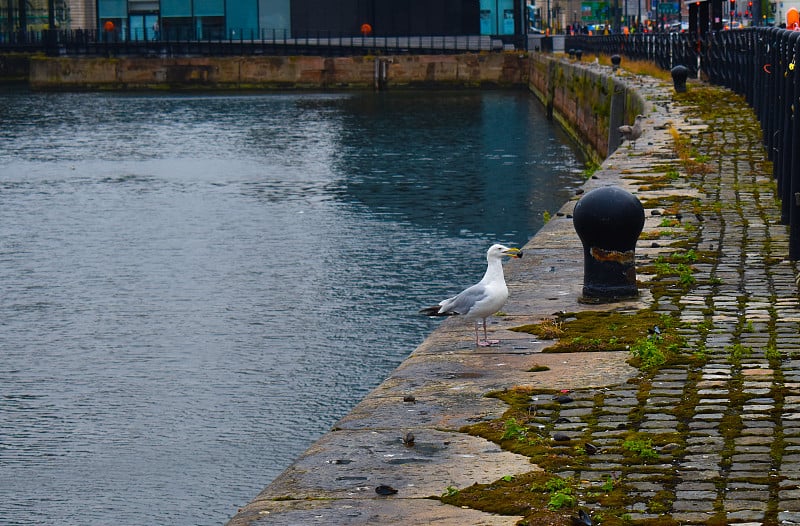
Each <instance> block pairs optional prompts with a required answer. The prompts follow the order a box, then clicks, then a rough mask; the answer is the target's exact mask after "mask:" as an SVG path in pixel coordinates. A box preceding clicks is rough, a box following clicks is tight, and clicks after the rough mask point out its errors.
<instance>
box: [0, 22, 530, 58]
mask: <svg viewBox="0 0 800 526" xmlns="http://www.w3.org/2000/svg"><path fill="white" fill-rule="evenodd" d="M156 37H158V38H156ZM512 40H513V39H512ZM522 43H523V42H522V40H520V41H519V42H518V43H516V44H514V45H515V46H519V47H517V48H518V49H519V48H523V49H524V46H522ZM503 46H504V42H503V41H502V40H499V39H496V38H492V37H491V36H488V35H453V36H349V35H348V36H344V35H334V34H331V33H329V32H323V31H320V32H315V33H304V34H301V35H290V34H289V33H288V32H287V31H285V30H268V29H265V30H261V31H258V30H239V31H230V33H229V35H228V36H220V35H219V34H217V36H213V37H211V36H209V37H207V38H195V37H194V36H193V35H188V34H186V35H182V34H179V33H171V32H169V31H164V32H162V33H159V34H155V33H154V32H150V34H148V33H147V32H143V33H137V32H135V31H134V32H131V31H125V32H119V31H114V32H106V31H97V30H75V31H39V32H16V33H0V52H4V51H6V52H9V51H19V52H45V53H47V54H48V55H51V56H233V55H245V56H247V55H314V56H355V55H375V54H418V55H423V54H455V53H468V52H475V53H477V52H486V51H498V50H500V51H502V50H503Z"/></svg>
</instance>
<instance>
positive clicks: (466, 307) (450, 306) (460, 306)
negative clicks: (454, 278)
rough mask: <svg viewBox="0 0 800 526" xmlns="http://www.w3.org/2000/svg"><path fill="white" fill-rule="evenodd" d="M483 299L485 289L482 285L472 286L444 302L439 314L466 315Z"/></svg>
mask: <svg viewBox="0 0 800 526" xmlns="http://www.w3.org/2000/svg"><path fill="white" fill-rule="evenodd" d="M484 298H486V287H484V286H483V285H482V284H477V285H473V286H471V287H470V288H468V289H466V290H465V291H463V292H461V293H460V294H458V295H457V296H453V297H452V298H448V299H446V300H444V301H443V302H442V303H441V306H442V308H441V312H455V313H457V314H462V315H463V314H467V313H468V312H469V311H470V309H472V308H473V307H474V306H475V304H476V303H478V302H479V301H481V300H482V299H484Z"/></svg>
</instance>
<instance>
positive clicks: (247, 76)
mask: <svg viewBox="0 0 800 526" xmlns="http://www.w3.org/2000/svg"><path fill="white" fill-rule="evenodd" d="M527 75H528V57H527V55H526V54H525V53H485V54H472V53H469V54H462V55H402V56H380V57H377V56H372V57H370V56H357V57H336V58H325V57H305V56H287V57H153V58H141V57H114V58H96V57H91V58H90V57H83V58H67V57H56V58H50V57H44V56H36V57H32V58H31V60H30V75H29V82H30V86H31V87H32V88H33V89H38V90H92V89H109V90H114V89H120V90H131V89H203V90H243V89H372V88H380V89H383V88H389V87H391V88H438V89H441V88H510V87H525V86H526V85H527V81H528V77H527Z"/></svg>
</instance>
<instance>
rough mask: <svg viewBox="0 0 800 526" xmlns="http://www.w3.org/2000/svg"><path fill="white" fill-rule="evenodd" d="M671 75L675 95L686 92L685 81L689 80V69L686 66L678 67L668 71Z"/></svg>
mask: <svg viewBox="0 0 800 526" xmlns="http://www.w3.org/2000/svg"><path fill="white" fill-rule="evenodd" d="M669 72H670V74H671V75H672V83H673V84H674V85H675V91H676V92H677V93H685V92H686V79H687V78H689V68H687V67H686V66H682V65H678V66H675V67H674V68H672V69H671V70H669Z"/></svg>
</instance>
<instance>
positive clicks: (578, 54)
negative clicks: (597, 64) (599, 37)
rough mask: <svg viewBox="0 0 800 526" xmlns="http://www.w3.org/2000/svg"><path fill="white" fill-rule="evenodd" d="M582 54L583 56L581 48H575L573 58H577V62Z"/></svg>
mask: <svg viewBox="0 0 800 526" xmlns="http://www.w3.org/2000/svg"><path fill="white" fill-rule="evenodd" d="M582 56H583V50H582V49H576V50H575V58H577V59H578V62H580V61H581V57H582Z"/></svg>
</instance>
